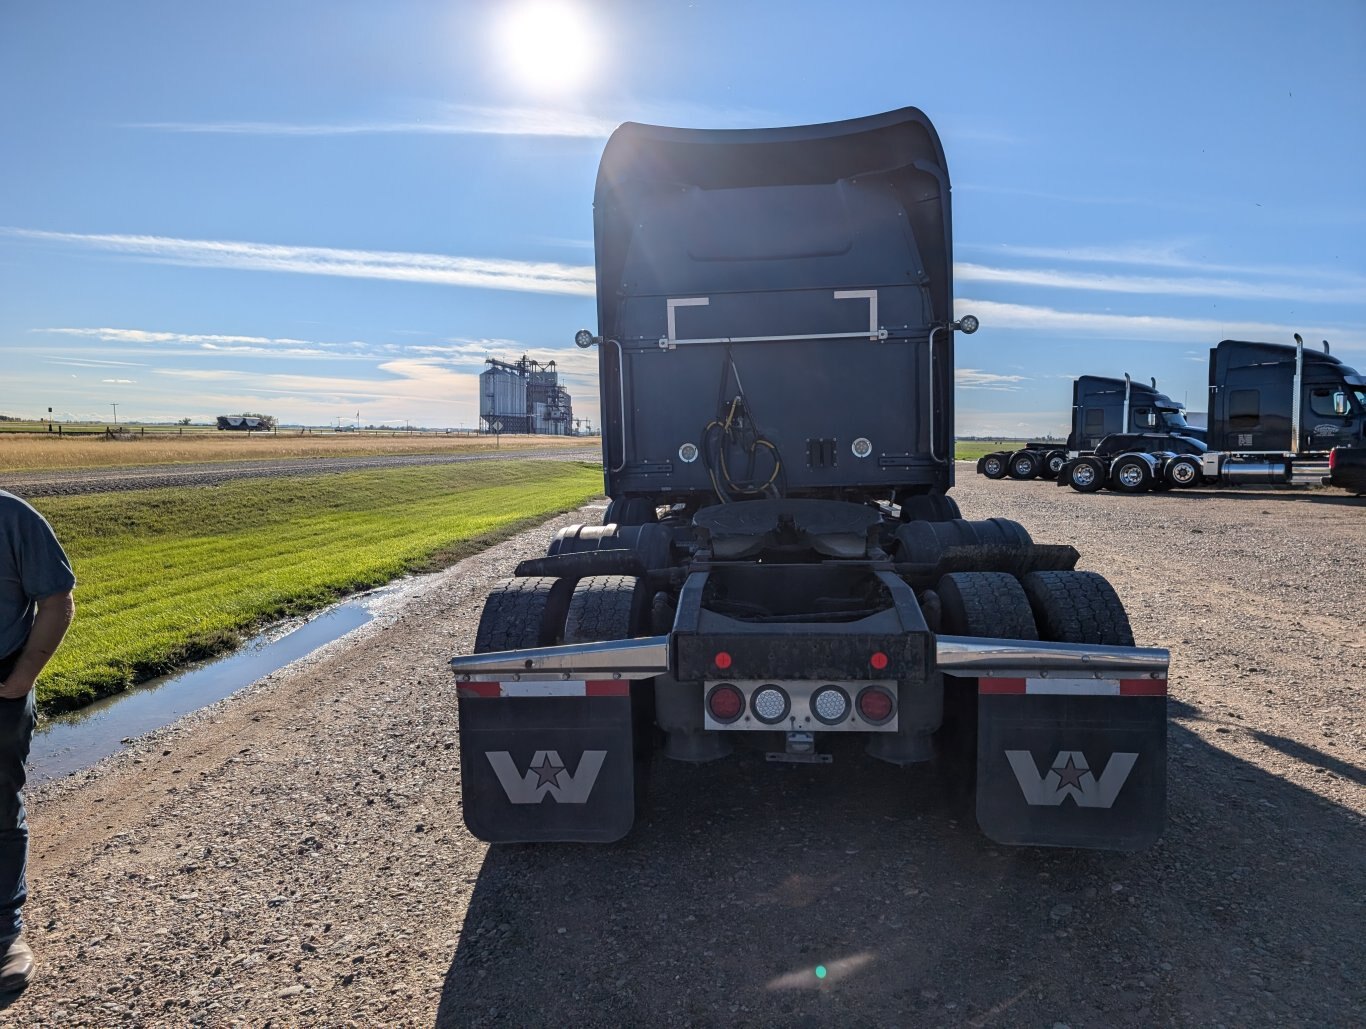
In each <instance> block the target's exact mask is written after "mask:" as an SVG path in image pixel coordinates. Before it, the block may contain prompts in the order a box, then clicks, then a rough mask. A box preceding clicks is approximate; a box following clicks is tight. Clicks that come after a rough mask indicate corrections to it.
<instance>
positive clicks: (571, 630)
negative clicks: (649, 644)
mask: <svg viewBox="0 0 1366 1029" xmlns="http://www.w3.org/2000/svg"><path fill="white" fill-rule="evenodd" d="M652 600H653V598H652V597H651V596H650V591H649V589H648V588H647V587H646V585H645V583H644V582H642V581H641V580H640V579H638V578H636V577H635V576H632V575H590V576H588V577H587V578H585V579H580V580H579V584H578V586H576V587H575V588H574V596H573V598H572V599H571V600H570V601H569V610H568V612H567V613H566V614H565V619H564V641H565V642H566V643H598V642H602V641H605V640H628V639H631V638H632V637H633V636H638V635H640V633H641V631H642V630H643V629H644V627H645V626H646V625H647V624H648V620H649V614H650V603H651V601H652Z"/></svg>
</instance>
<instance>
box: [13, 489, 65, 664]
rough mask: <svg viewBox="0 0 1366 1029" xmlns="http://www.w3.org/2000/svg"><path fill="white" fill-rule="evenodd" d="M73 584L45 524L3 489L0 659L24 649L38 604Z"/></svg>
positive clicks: (20, 501) (53, 538)
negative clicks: (44, 598) (39, 601)
mask: <svg viewBox="0 0 1366 1029" xmlns="http://www.w3.org/2000/svg"><path fill="white" fill-rule="evenodd" d="M75 585H76V576H75V575H73V574H72V572H71V562H70V561H68V560H67V557H66V551H64V550H63V549H62V545H61V544H60V543H58V542H57V537H56V536H55V535H54V534H53V532H52V526H50V525H48V524H47V519H46V518H44V517H43V516H42V515H40V514H39V513H38V512H37V511H35V510H33V508H31V507H30V506H29V505H28V504H26V503H25V502H24V501H22V500H20V499H19V498H18V497H16V496H15V495H14V494H13V493H6V492H5V491H4V490H2V489H0V658H3V657H6V656H8V655H9V654H11V653H13V652H14V651H17V650H19V649H20V648H22V647H23V645H24V641H25V640H27V639H28V633H29V630H30V629H31V628H33V616H34V615H35V614H36V613H37V611H38V605H37V603H36V601H38V600H41V599H42V598H43V597H50V596H52V595H53V594H54V593H67V592H69V591H70V590H71V589H72V588H73V587H75Z"/></svg>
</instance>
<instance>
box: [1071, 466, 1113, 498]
mask: <svg viewBox="0 0 1366 1029" xmlns="http://www.w3.org/2000/svg"><path fill="white" fill-rule="evenodd" d="M1067 484H1068V485H1069V486H1071V487H1072V488H1073V489H1074V490H1076V491H1077V492H1078V493H1096V492H1098V491H1099V490H1100V489H1101V488H1102V487H1103V486H1104V485H1105V466H1104V465H1103V464H1101V462H1100V461H1098V460H1096V459H1095V458H1094V457H1083V458H1080V459H1079V460H1077V461H1076V462H1074V463H1073V465H1072V467H1071V468H1069V469H1068V470H1067Z"/></svg>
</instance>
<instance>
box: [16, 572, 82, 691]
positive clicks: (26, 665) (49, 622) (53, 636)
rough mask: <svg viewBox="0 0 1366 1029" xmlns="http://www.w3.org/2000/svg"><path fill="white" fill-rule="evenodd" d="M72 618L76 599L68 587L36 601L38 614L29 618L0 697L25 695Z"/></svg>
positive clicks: (59, 641) (35, 680)
mask: <svg viewBox="0 0 1366 1029" xmlns="http://www.w3.org/2000/svg"><path fill="white" fill-rule="evenodd" d="M75 617H76V601H75V599H74V598H73V597H72V595H71V592H70V591H69V590H68V591H67V592H66V593H54V594H52V595H51V596H49V597H43V598H42V599H41V600H39V601H38V613H37V614H36V615H35V616H34V618H33V628H32V629H31V630H30V631H29V634H28V642H27V643H25V644H24V649H23V650H21V651H20V652H19V658H18V660H17V661H15V663H14V668H13V670H12V671H11V672H10V673H9V675H8V676H7V677H6V678H5V680H4V682H0V699H4V700H19V699H20V698H22V697H25V696H27V695H28V692H29V690H31V689H33V684H34V683H35V682H37V681H38V673H39V672H41V671H42V670H43V666H44V665H46V664H47V663H48V661H50V660H51V659H52V655H53V654H55V653H56V652H57V647H58V645H59V644H60V643H61V642H62V637H63V636H65V635H66V630H67V628H68V627H69V626H70V625H71V620H72V619H73V618H75Z"/></svg>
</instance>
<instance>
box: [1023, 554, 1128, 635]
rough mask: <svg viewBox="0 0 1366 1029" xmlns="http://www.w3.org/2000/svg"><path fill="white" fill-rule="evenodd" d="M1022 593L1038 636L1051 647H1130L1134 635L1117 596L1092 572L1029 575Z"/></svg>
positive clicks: (1113, 590)
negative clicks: (1030, 608) (1061, 645)
mask: <svg viewBox="0 0 1366 1029" xmlns="http://www.w3.org/2000/svg"><path fill="white" fill-rule="evenodd" d="M1024 591H1025V594H1026V595H1027V596H1028V597H1029V603H1030V605H1031V606H1032V607H1033V609H1034V620H1035V622H1036V623H1037V625H1038V627H1039V634H1040V635H1041V636H1042V637H1043V639H1045V640H1047V641H1049V642H1051V643H1091V644H1096V645H1099V646H1109V647H1132V646H1133V645H1134V631H1133V629H1132V628H1131V627H1130V625H1129V616H1128V614H1127V613H1126V612H1125V610H1124V604H1123V603H1122V602H1121V601H1120V599H1119V594H1117V593H1116V592H1115V588H1114V587H1113V586H1111V585H1110V583H1109V582H1108V581H1107V580H1106V578H1105V577H1104V576H1103V575H1099V574H1097V573H1096V572H1030V573H1029V574H1028V575H1026V576H1025V577H1024Z"/></svg>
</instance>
